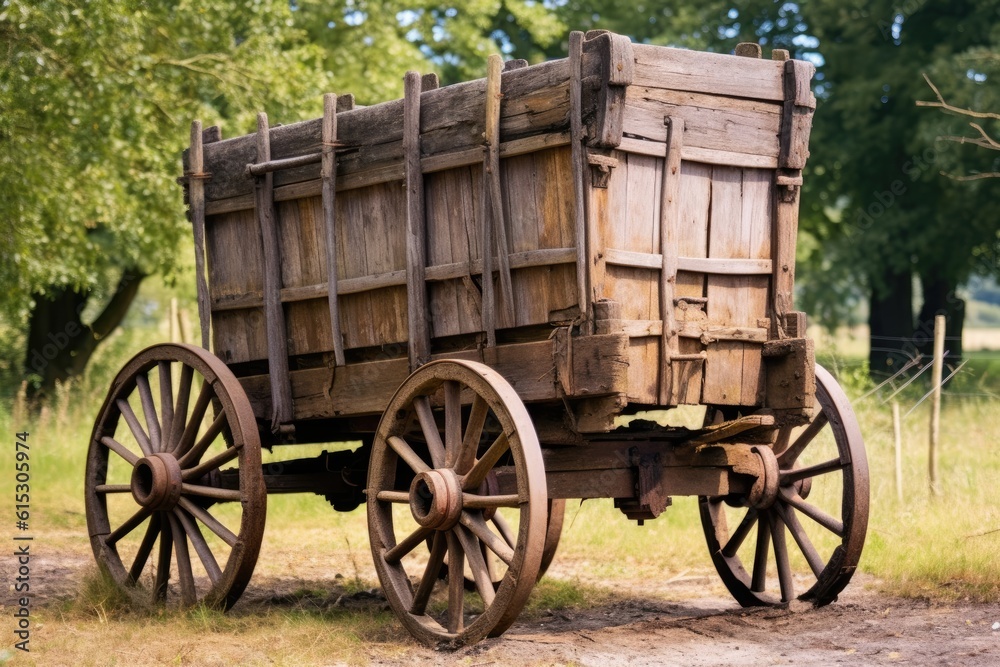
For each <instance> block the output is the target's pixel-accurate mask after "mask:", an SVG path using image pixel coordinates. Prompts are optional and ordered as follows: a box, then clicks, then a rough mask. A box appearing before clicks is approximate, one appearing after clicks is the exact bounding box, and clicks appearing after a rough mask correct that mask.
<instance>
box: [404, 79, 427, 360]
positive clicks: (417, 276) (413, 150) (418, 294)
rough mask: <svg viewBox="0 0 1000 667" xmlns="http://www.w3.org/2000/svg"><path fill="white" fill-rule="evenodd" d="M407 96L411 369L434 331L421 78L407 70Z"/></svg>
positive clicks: (408, 275) (406, 159) (406, 167)
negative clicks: (422, 161)
mask: <svg viewBox="0 0 1000 667" xmlns="http://www.w3.org/2000/svg"><path fill="white" fill-rule="evenodd" d="M404 82H405V86H404V95H405V97H404V99H403V160H404V173H405V176H406V303H407V311H406V312H407V320H408V322H409V332H408V333H409V337H410V343H409V352H410V370H411V371H412V370H416V369H417V368H418V367H419V366H422V365H423V364H426V363H427V362H428V361H430V358H431V334H430V327H429V325H428V322H427V284H426V282H425V278H426V273H427V266H426V256H427V248H426V245H427V243H426V238H427V237H426V234H427V229H426V223H425V220H424V174H423V170H422V169H421V167H420V92H421V89H422V84H421V77H420V74H418V73H417V72H407V73H406V77H405V79H404Z"/></svg>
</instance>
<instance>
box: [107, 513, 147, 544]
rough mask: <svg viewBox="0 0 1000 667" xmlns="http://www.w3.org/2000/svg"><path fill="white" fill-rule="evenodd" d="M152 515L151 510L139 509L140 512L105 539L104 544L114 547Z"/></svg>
mask: <svg viewBox="0 0 1000 667" xmlns="http://www.w3.org/2000/svg"><path fill="white" fill-rule="evenodd" d="M150 513H151V510H149V509H147V508H145V507H141V508H139V511H138V512H136V513H135V514H133V515H132V516H131V517H129V518H128V520H127V521H125V523H123V524H122V525H120V526H118V528H117V529H116V530H115V531H114V532H112V533H111V534H110V535H108V536H107V537H106V538H104V543H105V544H107V545H108V546H113V545H114V544H115V543H117V542H118V541H119V540H120V539H122V538H123V537H125V536H126V535H128V534H129V533H131V532H132V531H133V530H135V529H136V528H137V527H138V526H139V524H141V523H142V522H143V521H145V520H146V517H148V516H149V515H150Z"/></svg>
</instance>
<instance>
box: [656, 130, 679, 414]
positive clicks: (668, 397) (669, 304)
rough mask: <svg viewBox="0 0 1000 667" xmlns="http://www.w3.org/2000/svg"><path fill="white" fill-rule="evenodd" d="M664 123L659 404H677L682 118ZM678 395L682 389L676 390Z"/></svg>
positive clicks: (661, 201) (661, 197)
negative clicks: (675, 358) (675, 362)
mask: <svg viewBox="0 0 1000 667" xmlns="http://www.w3.org/2000/svg"><path fill="white" fill-rule="evenodd" d="M666 122H667V151H666V156H665V158H664V159H665V163H664V166H663V185H662V186H661V188H660V191H661V194H660V219H659V226H660V253H661V254H662V256H663V264H662V269H661V271H660V285H659V287H660V289H659V297H660V300H659V301H660V319H661V320H663V331H662V332H661V334H660V359H659V361H660V382H659V399H660V400H659V403H660V405H671V404H673V403H676V402H677V401H676V400H675V396H674V394H675V392H674V388H673V379H674V378H673V372H672V367H671V357H673V356H676V355H677V354H679V353H680V349H679V344H678V341H677V330H676V323H675V321H674V296H675V295H676V289H675V288H676V284H677V269H678V249H677V238H678V233H679V232H678V224H679V219H680V198H681V147H682V146H683V143H684V132H685V129H684V128H685V124H684V119H683V118H678V117H675V116H671V117H669V119H668V120H667V121H666ZM676 393H678V394H680V393H682V392H676Z"/></svg>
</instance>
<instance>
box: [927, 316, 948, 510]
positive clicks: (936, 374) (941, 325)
mask: <svg viewBox="0 0 1000 667" xmlns="http://www.w3.org/2000/svg"><path fill="white" fill-rule="evenodd" d="M944 332H945V318H944V315H938V316H936V317H935V318H934V366H933V367H932V368H931V386H932V387H933V389H932V390H933V392H934V394H933V395H932V396H931V429H930V449H929V451H928V457H927V464H928V472H929V473H930V486H931V495H932V496H936V495H938V494H939V493H940V489H939V488H938V435H939V434H940V430H941V375H942V371H943V369H944Z"/></svg>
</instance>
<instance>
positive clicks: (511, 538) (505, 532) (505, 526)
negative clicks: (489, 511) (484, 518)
mask: <svg viewBox="0 0 1000 667" xmlns="http://www.w3.org/2000/svg"><path fill="white" fill-rule="evenodd" d="M490 521H492V522H493V525H494V526H496V527H497V531H499V533H500V536H501V537H502V538H503V541H504V542H506V543H507V546H509V547H510V548H511V549H513V548H514V544H515V543H516V541H515V538H516V535H514V529H513V528H511V527H510V524H509V523H507V519H505V518H504V517H503V515H502V514H500V512H496V513H495V514H494V515H493V518H492V519H490Z"/></svg>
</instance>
